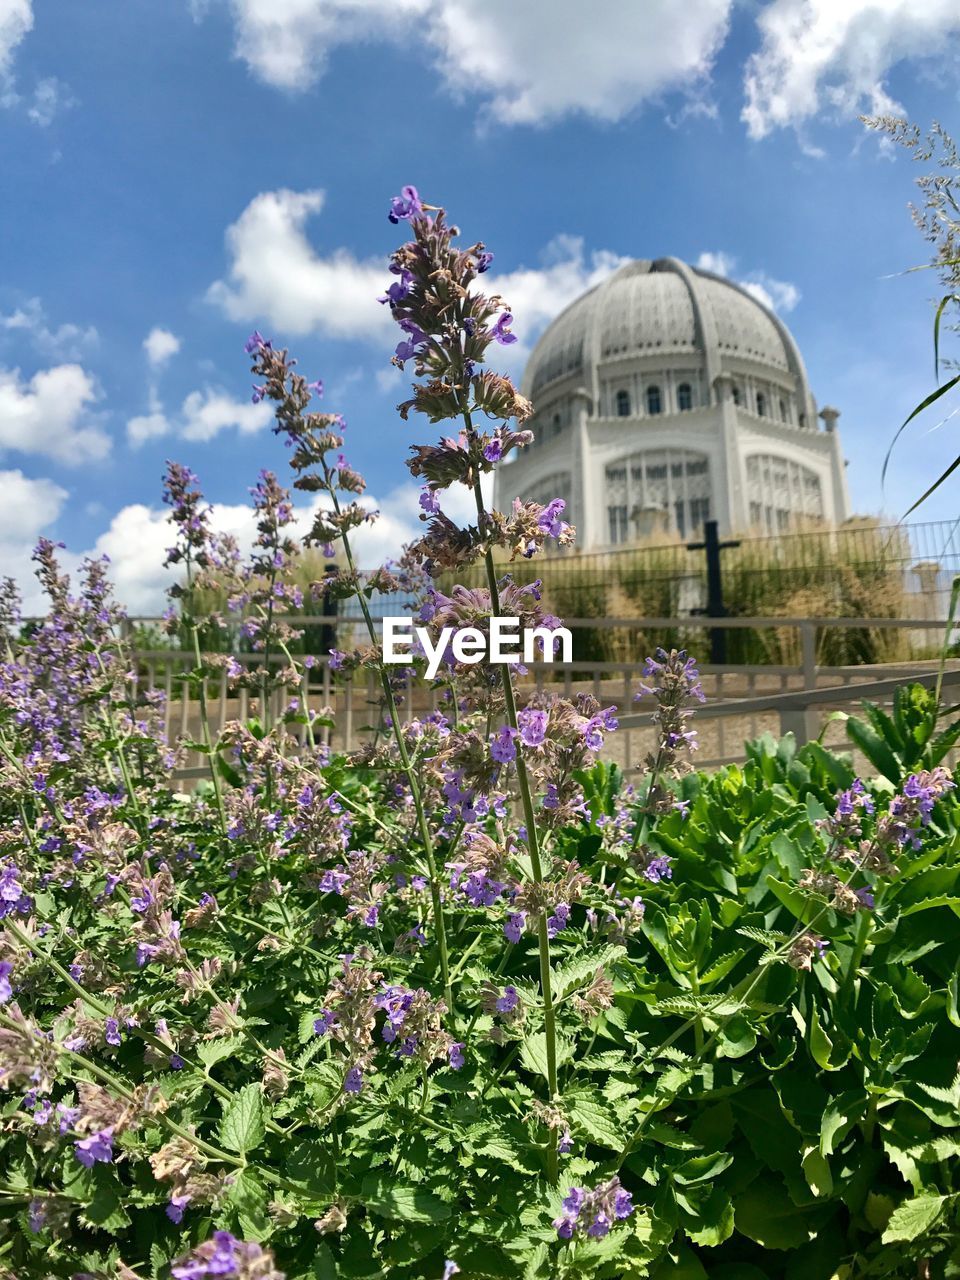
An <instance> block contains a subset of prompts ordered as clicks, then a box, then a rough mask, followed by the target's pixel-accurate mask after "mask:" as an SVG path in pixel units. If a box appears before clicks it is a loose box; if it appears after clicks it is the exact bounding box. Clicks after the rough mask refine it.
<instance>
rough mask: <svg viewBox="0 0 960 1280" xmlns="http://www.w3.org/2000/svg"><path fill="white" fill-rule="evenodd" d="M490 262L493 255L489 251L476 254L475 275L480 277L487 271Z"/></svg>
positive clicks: (485, 250) (484, 250)
mask: <svg viewBox="0 0 960 1280" xmlns="http://www.w3.org/2000/svg"><path fill="white" fill-rule="evenodd" d="M491 262H493V254H492V253H491V252H490V251H489V249H483V250H482V251H481V252H480V253H478V254H477V275H478V276H482V275H483V273H484V272H485V271H487V270H489V267H490V263H491Z"/></svg>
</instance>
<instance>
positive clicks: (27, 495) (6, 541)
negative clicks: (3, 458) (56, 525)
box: [0, 471, 68, 611]
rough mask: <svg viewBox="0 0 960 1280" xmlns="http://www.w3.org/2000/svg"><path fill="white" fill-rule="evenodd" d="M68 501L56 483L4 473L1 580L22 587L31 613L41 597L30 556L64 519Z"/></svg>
mask: <svg viewBox="0 0 960 1280" xmlns="http://www.w3.org/2000/svg"><path fill="white" fill-rule="evenodd" d="M67 497H68V494H67V491H66V489H61V488H60V486H59V485H58V484H54V483H53V481H52V480H46V479H43V478H39V479H31V478H29V477H28V476H25V475H24V474H23V472H22V471H0V577H4V578H6V577H11V578H13V579H15V581H16V582H18V583H19V584H20V589H21V591H22V592H23V594H24V597H25V603H28V602H27V599H26V598H28V597H29V604H28V609H27V611H29V610H30V609H31V608H36V607H37V603H36V601H34V600H33V597H34V596H38V595H39V590H38V589H37V588H36V584H35V580H34V578H33V574H32V566H31V563H30V556H31V553H32V551H33V547H34V544H35V543H36V540H37V538H38V537H39V536H40V534H41V533H43V532H44V530H45V529H47V528H48V526H49V525H51V524H53V522H54V521H55V520H56V519H57V517H58V516H59V515H60V512H61V510H62V509H63V504H64V502H66V500H67Z"/></svg>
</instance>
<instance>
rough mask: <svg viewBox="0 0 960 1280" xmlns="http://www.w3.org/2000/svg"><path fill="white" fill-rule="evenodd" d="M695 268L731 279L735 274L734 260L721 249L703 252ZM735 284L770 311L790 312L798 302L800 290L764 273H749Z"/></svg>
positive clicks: (789, 283)
mask: <svg viewBox="0 0 960 1280" xmlns="http://www.w3.org/2000/svg"><path fill="white" fill-rule="evenodd" d="M697 266H698V267H699V268H700V269H701V271H712V272H713V273H714V274H715V275H718V276H729V277H730V278H731V279H733V278H734V276H735V275H736V274H737V273H736V266H737V260H736V258H734V257H733V256H732V254H729V253H725V252H724V251H723V250H722V249H718V250H715V251H711V250H705V251H704V252H703V253H701V254H700V257H699V258H697ZM736 283H737V284H739V285H740V287H741V288H743V289H746V291H747V293H749V294H750V295H751V296H752V297H754V298H756V299H757V301H758V302H761V303H763V305H764V306H765V307H769V308H770V310H771V311H792V310H793V308H794V307H795V306H796V305H797V303H798V302H799V301H800V296H801V295H800V290H799V289H798V288H797V286H796V285H795V284H791V282H790V281H789V280H776V279H774V277H773V276H768V275H767V273H766V272H765V271H749V272H747V274H746V275H742V276H738V278H737V280H736Z"/></svg>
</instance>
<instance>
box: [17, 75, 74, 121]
mask: <svg viewBox="0 0 960 1280" xmlns="http://www.w3.org/2000/svg"><path fill="white" fill-rule="evenodd" d="M76 105H77V100H76V98H74V96H73V94H72V93H71V92H70V88H69V86H68V85H65V84H64V83H63V81H62V80H58V79H57V77H56V76H47V77H46V79H43V80H38V81H37V83H36V86H35V88H34V90H33V99H32V100H31V103H30V105H29V106H28V107H27V117H28V118H29V119H30V120H32V121H33V123H34V124H35V125H39V126H40V128H41V129H46V128H47V126H48V125H50V124H52V123H53V120H54V117H55V116H56V115H57V114H58V113H59V112H61V111H69V110H70V108H71V107H75V106H76Z"/></svg>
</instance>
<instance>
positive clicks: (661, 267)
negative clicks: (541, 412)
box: [523, 258, 807, 399]
mask: <svg viewBox="0 0 960 1280" xmlns="http://www.w3.org/2000/svg"><path fill="white" fill-rule="evenodd" d="M655 355H656V356H664V357H666V360H665V361H664V363H667V364H670V363H674V362H676V363H678V364H683V365H687V364H689V362H690V358H691V357H693V358H694V359H696V358H698V357H699V358H700V359H701V360H703V361H704V363H705V365H706V373H707V377H708V378H709V379H710V381H712V380H713V379H714V378H716V376H717V375H718V374H719V373H721V372H723V371H725V369H728V368H729V367H730V365H731V362H734V361H736V362H738V363H739V362H742V361H748V362H750V363H753V364H758V365H762V366H765V367H766V368H767V369H769V370H770V371H771V372H773V371H776V372H777V373H779V374H781V375H784V374H787V375H790V374H792V375H794V376H795V377H796V379H797V392H798V393H799V395H800V397H801V398H802V399H806V397H807V383H806V373H805V370H804V367H803V362H802V360H801V358H800V353H799V351H798V350H797V346H796V343H795V342H794V340H793V338H792V337H791V335H790V332H789V330H788V329H787V327H786V326H785V325H784V324H783V322H782V321H781V320H780V319H779V318H778V317H777V316H775V315H774V314H773V312H772V311H769V310H768V309H767V308H766V307H765V306H764V305H763V304H762V303H761V302H758V301H757V299H756V298H754V297H753V296H752V295H751V294H750V293H748V292H747V291H746V289H743V288H741V286H740V285H738V284H734V282H733V281H731V280H727V279H725V278H724V277H723V276H718V275H715V274H714V273H713V272H710V271H703V270H701V269H700V268H698V267H690V266H687V265H686V263H683V262H680V261H679V260H678V259H676V258H658V259H656V260H655V261H649V260H646V259H641V260H638V261H635V262H628V263H627V264H626V265H625V266H623V267H621V268H620V269H619V270H618V271H616V272H614V274H613V275H611V276H610V277H609V278H608V279H607V280H605V281H604V282H603V283H602V284H599V285H597V286H596V287H595V288H593V289H591V290H590V291H589V292H587V293H585V294H584V295H583V296H582V297H580V298H578V299H577V301H576V302H573V303H572V304H571V305H570V306H569V307H567V309H566V310H565V311H563V312H562V313H561V314H560V315H559V316H558V317H557V319H556V320H554V321H553V323H552V324H551V325H550V326H549V327H548V328H547V330H546V332H545V333H544V334H543V336H542V337H541V339H540V341H539V342H538V343H537V345H536V347H535V348H534V351H533V353H532V355H531V356H530V359H529V361H528V362H527V368H526V372H525V374H524V379H523V390H524V393H525V394H526V395H528V396H530V397H532V398H534V399H535V398H536V396H537V393H538V392H540V391H541V390H542V389H543V388H544V387H546V386H548V385H549V384H550V383H552V382H554V381H556V380H557V379H559V378H563V377H567V376H571V375H573V374H580V380H581V382H582V383H584V384H585V385H587V386H588V387H589V386H590V384H591V383H592V381H593V370H594V369H595V368H596V366H597V365H599V364H602V363H605V362H606V361H613V360H622V359H629V358H631V357H634V358H639V357H645V356H655Z"/></svg>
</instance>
